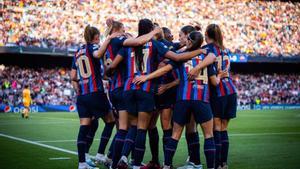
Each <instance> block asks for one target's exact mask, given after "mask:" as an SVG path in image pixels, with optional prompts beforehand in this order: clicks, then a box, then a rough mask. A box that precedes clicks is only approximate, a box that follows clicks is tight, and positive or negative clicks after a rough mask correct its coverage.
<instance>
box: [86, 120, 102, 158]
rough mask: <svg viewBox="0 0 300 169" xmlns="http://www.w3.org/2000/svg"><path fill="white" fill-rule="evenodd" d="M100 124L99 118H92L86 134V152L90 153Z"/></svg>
mask: <svg viewBox="0 0 300 169" xmlns="http://www.w3.org/2000/svg"><path fill="white" fill-rule="evenodd" d="M98 126H99V123H98V119H94V120H92V123H91V127H90V130H89V132H88V134H87V136H86V151H85V153H89V150H90V148H91V145H92V144H93V140H94V137H95V133H96V131H97V129H98Z"/></svg>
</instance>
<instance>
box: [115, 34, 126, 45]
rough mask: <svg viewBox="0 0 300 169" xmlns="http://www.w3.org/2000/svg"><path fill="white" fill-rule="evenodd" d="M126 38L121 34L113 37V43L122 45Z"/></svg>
mask: <svg viewBox="0 0 300 169" xmlns="http://www.w3.org/2000/svg"><path fill="white" fill-rule="evenodd" d="M125 40H126V37H125V36H120V37H117V38H115V39H113V41H112V43H113V44H114V45H116V46H119V47H122V46H123V43H124V41H125Z"/></svg>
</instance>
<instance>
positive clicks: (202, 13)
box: [0, 0, 300, 57]
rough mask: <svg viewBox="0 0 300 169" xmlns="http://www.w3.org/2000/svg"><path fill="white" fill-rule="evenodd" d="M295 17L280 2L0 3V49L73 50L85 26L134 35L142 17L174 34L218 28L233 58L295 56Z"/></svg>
mask: <svg viewBox="0 0 300 169" xmlns="http://www.w3.org/2000/svg"><path fill="white" fill-rule="evenodd" d="M0 4H1V3H0ZM299 13H300V3H299V2H283V1H254V0H246V1H241V0H240V1H235V0H216V1H214V0H210V1H197V0H194V1H191V0H179V1H175V0H156V1H154V0H147V1H136V0H129V1H121V0H100V1H99V0H74V1H66V0H57V1H41V0H27V1H24V0H20V1H11V0H4V2H3V4H1V6H0V16H1V17H0V20H1V25H0V45H2V46H3V45H7V46H11V45H20V46H37V47H42V48H52V47H56V48H62V49H64V48H75V47H76V46H78V45H79V44H80V43H81V42H83V40H82V39H81V37H83V36H82V33H83V32H82V30H83V28H84V26H86V25H87V24H88V23H89V24H92V25H93V26H96V27H98V28H99V29H100V31H101V32H104V30H105V25H106V24H105V20H106V19H107V18H108V17H112V16H114V18H115V19H116V20H120V21H122V22H123V23H124V24H125V25H126V28H127V31H128V32H130V33H134V32H136V27H135V25H137V21H138V20H139V19H140V18H142V17H145V16H146V17H148V18H151V19H152V20H153V21H154V22H157V23H158V24H159V25H162V26H165V27H168V28H170V29H171V31H172V32H173V33H175V32H178V30H179V28H180V27H182V26H183V25H185V24H189V23H194V22H195V21H196V22H197V23H199V24H200V25H201V26H202V27H206V25H208V24H210V23H217V24H219V25H220V26H221V28H222V30H223V31H224V32H223V34H224V36H225V39H226V42H227V44H225V46H226V47H228V48H229V49H231V50H232V52H235V53H247V54H254V55H262V56H270V57H274V56H284V57H289V56H295V55H298V56H299V54H300V47H299V44H300V29H299V25H300V17H299ZM174 35H175V39H178V35H177V34H174Z"/></svg>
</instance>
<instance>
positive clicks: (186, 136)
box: [185, 132, 191, 157]
mask: <svg viewBox="0 0 300 169" xmlns="http://www.w3.org/2000/svg"><path fill="white" fill-rule="evenodd" d="M185 140H186V145H187V150H188V156H189V157H191V151H190V147H189V141H190V138H189V134H188V133H187V132H185Z"/></svg>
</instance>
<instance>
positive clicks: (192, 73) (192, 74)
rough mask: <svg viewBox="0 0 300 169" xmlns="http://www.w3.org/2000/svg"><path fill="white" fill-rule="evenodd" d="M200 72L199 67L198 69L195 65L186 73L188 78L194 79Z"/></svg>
mask: <svg viewBox="0 0 300 169" xmlns="http://www.w3.org/2000/svg"><path fill="white" fill-rule="evenodd" d="M199 73H200V69H198V68H197V67H194V68H193V69H192V70H190V72H189V73H188V79H189V80H190V81H191V80H194V79H195V78H196V77H197V76H198V75H199Z"/></svg>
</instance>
